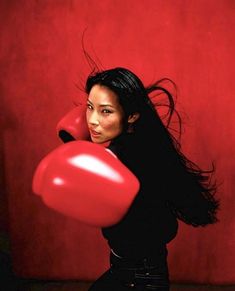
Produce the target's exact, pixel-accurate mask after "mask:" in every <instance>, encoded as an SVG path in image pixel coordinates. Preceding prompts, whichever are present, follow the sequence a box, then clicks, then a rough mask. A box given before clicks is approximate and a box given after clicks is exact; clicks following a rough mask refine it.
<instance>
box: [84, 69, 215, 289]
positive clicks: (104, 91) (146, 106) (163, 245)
mask: <svg viewBox="0 0 235 291" xmlns="http://www.w3.org/2000/svg"><path fill="white" fill-rule="evenodd" d="M85 90H86V93H87V94H88V99H87V113H86V117H87V124H88V127H89V130H90V134H91V140H92V142H94V143H100V144H104V143H107V145H108V148H109V149H110V150H112V151H113V152H114V153H115V154H116V155H117V157H118V158H119V159H120V160H121V161H122V162H123V163H124V164H125V165H126V166H127V167H128V168H129V169H130V170H131V171H132V172H133V173H134V174H135V175H136V177H137V178H138V179H139V181H140V185H141V186H140V191H139V193H138V195H137V196H136V198H135V200H134V203H133V204H132V206H131V207H130V209H129V211H128V213H127V214H126V215H125V217H124V218H123V219H122V220H121V221H120V222H119V223H117V224H116V225H113V226H111V227H107V228H103V229H102V233H103V236H104V237H105V239H107V241H108V244H109V246H110V250H111V252H110V269H109V270H108V271H107V272H105V274H103V275H102V276H101V277H100V278H99V279H98V280H97V281H96V282H95V283H94V284H93V285H92V286H91V287H90V289H89V290H90V291H96V290H102V291H105V290H109V291H110V290H113V291H114V290H118V291H122V290H158V291H163V290H164V291H167V290H169V275H168V266H167V244H168V243H169V242H170V241H172V240H173V239H174V238H175V236H176V234H177V228H178V219H180V220H181V221H184V222H185V223H187V224H190V225H192V226H206V225H208V224H213V223H215V222H216V221H217V218H216V212H217V209H218V205H219V203H218V201H217V200H216V199H215V198H214V192H215V189H216V187H215V185H211V184H210V176H211V174H212V172H213V170H212V171H203V170H201V169H200V168H199V167H198V166H197V165H195V164H194V163H193V162H191V161H190V160H189V159H187V158H186V157H185V156H184V155H183V153H182V152H181V151H180V144H179V143H178V142H177V140H176V139H175V137H174V136H173V135H172V134H171V133H170V130H169V125H170V120H171V117H172V114H173V113H174V112H176V111H175V108H174V99H173V97H172V95H171V94H170V92H169V91H168V90H167V89H165V88H164V87H162V86H161V80H160V81H158V82H156V83H155V84H153V85H151V86H148V87H147V88H145V87H144V85H143V83H142V82H141V80H140V79H139V78H138V77H137V76H136V75H135V74H133V73H132V72H131V71H130V70H127V69H125V68H114V69H110V70H104V71H100V72H96V73H92V74H91V75H90V76H89V77H88V79H87V82H86V88H85ZM154 91H156V92H163V93H165V94H166V96H167V97H168V100H169V104H170V105H169V108H170V109H169V112H168V113H169V114H168V122H163V120H161V118H160V116H159V114H158V112H157V110H156V109H155V107H154V104H153V103H152V102H151V99H150V97H149V95H150V93H152V92H154ZM176 113H177V112H176ZM179 124H180V119H179Z"/></svg>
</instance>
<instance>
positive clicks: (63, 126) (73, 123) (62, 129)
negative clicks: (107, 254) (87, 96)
mask: <svg viewBox="0 0 235 291" xmlns="http://www.w3.org/2000/svg"><path fill="white" fill-rule="evenodd" d="M56 132H57V134H58V136H59V138H60V139H61V140H62V141H63V142H64V143H66V142H69V141H73V140H89V139H90V133H89V130H88V126H87V121H86V104H79V105H78V106H76V107H75V108H73V109H72V110H71V111H69V112H68V113H67V114H66V115H65V116H64V117H63V118H62V119H61V120H60V121H59V123H58V124H57V126H56Z"/></svg>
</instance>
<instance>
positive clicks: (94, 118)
mask: <svg viewBox="0 0 235 291" xmlns="http://www.w3.org/2000/svg"><path fill="white" fill-rule="evenodd" d="M88 123H89V124H91V125H99V116H98V113H97V112H95V111H93V112H91V113H90V115H89V117H88Z"/></svg>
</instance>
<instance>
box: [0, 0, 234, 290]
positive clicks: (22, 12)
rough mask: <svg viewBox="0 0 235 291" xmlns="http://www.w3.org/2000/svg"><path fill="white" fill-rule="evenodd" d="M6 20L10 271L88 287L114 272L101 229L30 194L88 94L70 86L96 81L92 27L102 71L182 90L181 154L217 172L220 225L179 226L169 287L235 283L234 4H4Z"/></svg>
mask: <svg viewBox="0 0 235 291" xmlns="http://www.w3.org/2000/svg"><path fill="white" fill-rule="evenodd" d="M0 13H1V15H0V21H1V47H0V62H1V72H0V75H1V80H2V84H1V87H0V90H1V95H0V96H1V103H0V104H1V121H2V122H1V132H0V134H1V139H0V140H1V141H0V142H1V146H0V149H1V151H2V152H1V156H0V158H1V162H2V163H3V167H2V170H1V177H0V181H1V184H2V185H3V187H2V189H3V196H2V197H1V201H0V202H1V208H0V214H1V217H2V218H1V220H0V223H1V226H0V229H1V230H2V229H3V230H6V229H7V224H8V220H7V213H8V210H7V209H6V207H7V205H8V206H9V215H10V220H9V226H10V230H9V231H10V240H11V250H12V256H13V264H14V271H15V273H16V274H17V275H18V276H22V277H31V278H32V277H34V278H52V279H55V278H61V279H86V280H93V279H95V278H96V277H97V276H99V274H101V273H102V272H103V271H104V270H105V269H106V268H107V266H108V248H107V245H106V242H105V241H104V240H103V238H102V237H101V235H100V231H99V229H96V228H91V227H89V226H86V225H84V224H82V223H80V222H78V221H75V220H72V219H70V218H67V217H64V216H63V215H61V214H59V213H56V212H54V211H53V210H50V209H48V208H47V207H46V206H45V205H44V204H43V203H42V202H41V200H40V198H39V197H37V196H35V195H33V194H32V191H31V180H32V175H33V171H34V169H35V167H36V165H37V164H38V162H39V160H40V159H41V158H42V157H43V156H44V155H46V154H47V153H48V152H49V151H51V150H52V149H54V148H55V147H56V146H58V145H59V144H61V143H60V141H59V139H58V138H57V137H56V133H55V126H56V124H57V122H58V120H59V119H60V118H61V117H62V116H63V115H64V114H65V113H66V112H67V111H68V110H70V108H72V106H73V104H72V103H73V101H76V100H79V99H80V98H82V96H83V94H81V92H80V91H79V90H77V89H76V87H75V85H74V84H75V82H77V81H79V80H80V79H79V78H81V79H82V80H85V77H86V75H87V73H88V72H89V68H88V66H87V64H86V62H85V59H84V56H83V54H82V48H81V38H82V33H83V31H84V30H85V28H87V30H86V35H85V45H86V48H87V50H88V51H89V52H90V53H91V54H92V55H93V56H94V53H96V54H97V56H98V57H99V59H100V60H101V62H102V64H103V65H104V66H105V67H106V68H110V67H114V66H124V67H127V68H129V69H131V70H133V71H134V72H135V73H136V74H137V75H139V76H140V77H141V78H142V80H143V81H144V83H145V84H146V85H147V84H148V83H150V82H152V81H153V80H155V79H158V78H161V77H170V78H172V79H173V80H174V81H175V82H176V83H177V85H178V87H179V96H178V109H179V110H180V112H182V117H183V118H184V121H185V126H184V128H185V133H184V135H183V148H184V150H185V153H186V154H187V155H188V156H189V157H190V158H191V159H193V160H194V161H196V162H198V163H199V164H200V165H201V166H203V167H208V166H209V165H210V161H211V160H213V161H215V163H216V166H217V176H216V178H217V180H218V181H219V183H220V184H221V185H220V188H219V193H218V195H219V197H220V198H221V211H220V213H219V219H220V223H218V224H217V225H214V226H209V227H207V228H204V229H203V228H197V229H195V228H192V227H189V226H186V225H183V224H180V229H179V234H178V237H177V238H176V239H175V240H174V241H173V242H172V243H171V244H170V245H169V251H170V252H169V265H170V270H171V279H172V280H173V281H177V282H196V283H211V284H232V283H235V273H234V264H235V253H234V246H235V232H234V230H235V218H234V214H233V213H234V210H235V209H234V205H235V198H234V195H233V189H234V166H235V159H234V157H235V150H234V148H235V147H234V141H235V135H234V130H235V117H234V105H235V101H234V100H235V98H234V92H235V82H234V75H235V72H234V70H235V69H234V68H235V59H234V52H235V38H234V31H235V2H234V1H228V0H227V1H223V0H207V1H204V0H197V1H193V0H167V1H164V0H147V1H134V0H128V1H124V0H119V1H117V0H112V1H111V0H103V1H95V0H88V1H82V0H77V1H75V0H67V1H62V0H57V1H54V0H48V1H45V0H38V1H36V0H31V1H23V0H15V1H14V0H11V1H8V0H1V1H0ZM7 201H8V202H7ZM3 206H4V207H3Z"/></svg>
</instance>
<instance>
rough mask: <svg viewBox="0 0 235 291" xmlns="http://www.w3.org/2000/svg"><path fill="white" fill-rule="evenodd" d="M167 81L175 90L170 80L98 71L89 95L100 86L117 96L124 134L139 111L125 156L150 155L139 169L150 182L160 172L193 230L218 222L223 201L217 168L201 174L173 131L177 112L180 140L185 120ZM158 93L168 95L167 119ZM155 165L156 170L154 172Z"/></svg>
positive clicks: (170, 201) (170, 200) (171, 202)
mask: <svg viewBox="0 0 235 291" xmlns="http://www.w3.org/2000/svg"><path fill="white" fill-rule="evenodd" d="M166 81H168V82H170V83H171V84H173V86H174V87H176V85H175V83H174V82H173V81H172V80H170V79H167V78H164V79H161V80H158V81H156V82H154V83H153V84H151V85H148V86H144V84H143V83H142V81H141V80H140V79H139V77H137V76H136V75H135V74H134V73H133V72H131V71H130V70H129V69H126V68H122V67H115V68H112V69H108V70H97V69H96V70H94V71H92V72H91V74H90V75H89V76H88V78H87V81H86V85H85V91H86V93H87V94H89V92H90V90H91V88H92V87H93V86H94V85H96V84H99V85H102V86H106V87H108V88H109V89H111V90H112V91H113V92H115V93H116V94H117V96H118V97H119V102H120V104H121V106H122V108H123V110H124V113H125V116H126V126H125V127H124V128H125V130H127V129H128V125H127V117H128V116H129V115H131V114H134V113H136V112H138V113H140V117H139V119H138V120H137V121H136V122H135V123H134V134H133V135H132V137H133V136H134V137H135V138H134V143H133V147H132V148H130V147H129V152H127V153H126V156H128V155H129V156H131V155H132V152H133V150H134V149H136V150H137V151H138V149H139V151H141V152H142V153H143V151H145V160H146V164H145V165H143V164H140V165H139V167H143V166H144V167H145V168H148V169H149V170H148V173H149V175H151V179H154V174H155V176H156V174H157V173H159V171H160V172H161V183H162V185H164V193H165V199H166V202H167V205H168V207H169V208H170V209H171V211H172V212H173V213H174V215H175V216H176V217H177V218H178V219H180V220H182V221H184V222H185V223H187V224H190V225H193V226H205V225H207V224H212V223H215V222H216V221H218V219H217V215H216V214H217V210H218V208H219V201H218V199H216V198H215V192H216V189H217V186H216V182H215V181H212V175H213V173H214V172H215V168H214V166H213V165H212V169H211V170H202V169H201V168H200V167H199V166H198V165H196V164H195V163H194V162H192V161H191V160H190V159H188V158H187V157H186V156H185V155H184V154H183V152H182V151H181V144H180V141H179V138H176V136H175V135H174V134H173V132H172V130H171V122H172V117H173V115H174V114H175V115H176V117H177V118H178V125H179V136H180V135H181V125H182V121H181V117H180V114H179V113H178V111H177V110H176V108H175V96H173V95H172V93H170V91H169V90H168V89H166V87H165V86H164V84H165V82H166ZM153 93H156V94H157V95H158V94H162V93H163V94H164V95H165V96H166V97H167V100H168V102H167V106H168V111H167V114H166V116H165V117H166V119H165V120H163V118H161V117H160V115H159V114H158V110H157V108H158V106H161V104H158V103H157V102H155V101H153V100H156V99H157V98H154V99H153V98H152V97H150V95H151V94H153ZM162 106H166V104H162ZM124 135H125V132H124ZM125 136H128V135H125ZM129 136H130V135H129ZM132 140H133V138H132ZM126 150H127V151H128V148H126ZM149 164H150V165H149ZM151 164H152V166H154V170H152V169H151ZM154 180H155V181H156V178H155V179H154Z"/></svg>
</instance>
